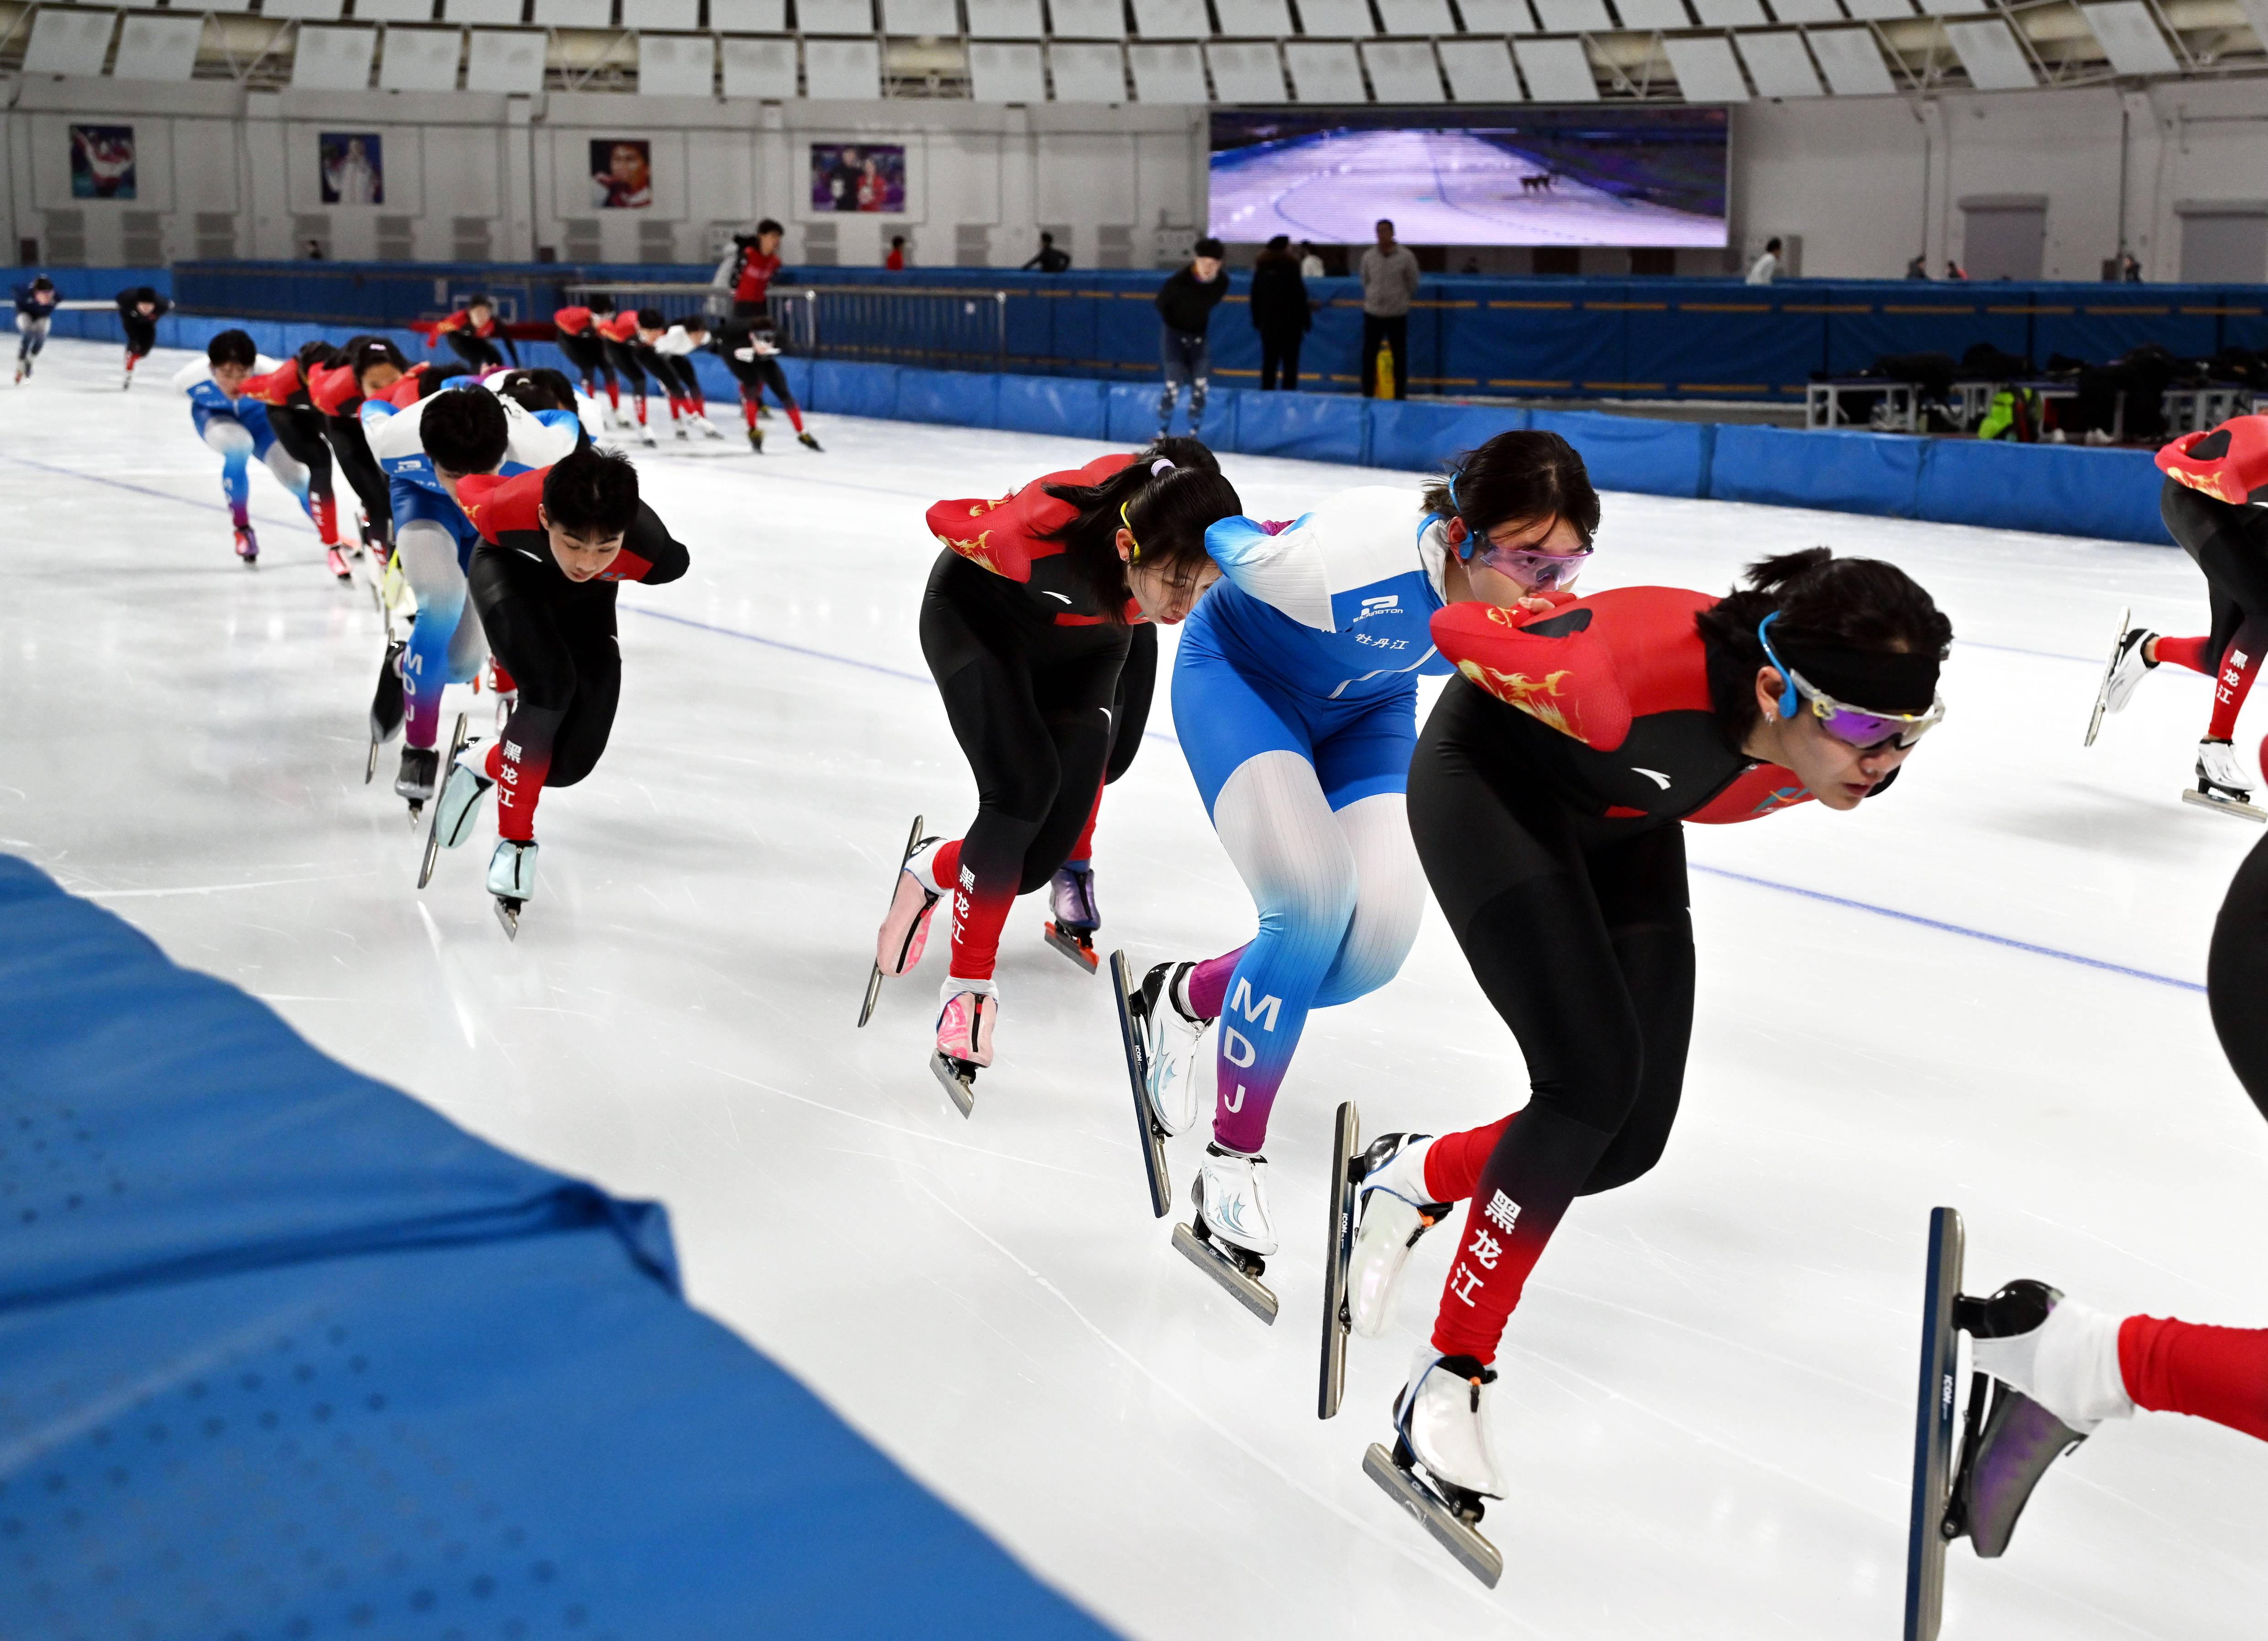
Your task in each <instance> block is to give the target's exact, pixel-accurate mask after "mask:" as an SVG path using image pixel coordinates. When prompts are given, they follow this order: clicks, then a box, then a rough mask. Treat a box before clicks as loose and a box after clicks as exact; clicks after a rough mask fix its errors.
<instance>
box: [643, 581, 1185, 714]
mask: <svg viewBox="0 0 2268 1641" xmlns="http://www.w3.org/2000/svg"><path fill="white" fill-rule="evenodd" d="M622 608H623V609H625V610H635V611H636V612H637V614H639V615H642V616H652V617H653V618H654V619H655V620H656V621H670V622H674V623H675V624H676V625H679V626H681V627H696V628H698V629H699V630H700V631H701V632H714V633H717V634H718V635H719V636H721V637H724V638H735V639H740V641H741V642H743V643H747V644H761V645H762V646H763V647H765V648H766V649H777V650H785V651H786V652H787V653H788V654H791V655H808V656H809V657H810V658H811V659H812V660H814V661H831V662H835V663H836V665H837V666H841V667H856V668H858V669H859V670H860V671H861V672H879V673H880V674H881V675H882V676H884V677H886V678H902V679H903V680H904V681H905V682H907V683H908V684H928V685H929V686H930V687H931V688H932V689H935V688H936V687H937V681H936V680H935V679H933V678H932V677H931V676H929V674H927V673H925V672H908V671H907V670H906V669H904V668H902V667H885V666H883V665H882V664H881V662H875V661H860V660H859V659H858V657H856V656H854V655H837V654H835V653H834V652H833V651H831V650H824V649H813V648H811V647H809V646H807V645H803V644H791V643H789V642H788V641H787V640H786V639H776V638H765V637H764V636H762V634H761V633H756V632H741V631H740V628H738V627H720V626H718V625H715V624H714V623H713V622H708V621H696V620H694V619H693V618H692V617H689V616H673V615H668V614H666V613H665V612H663V611H661V610H648V609H645V608H644V606H643V605H637V604H624V605H623V606H622ZM1142 738H1143V739H1144V740H1145V741H1163V742H1164V743H1166V744H1167V746H1179V745H1180V744H1181V743H1180V742H1179V741H1176V740H1175V738H1174V737H1173V736H1171V735H1167V734H1166V733H1165V731H1163V730H1162V729H1145V730H1144V731H1143V732H1142Z"/></svg>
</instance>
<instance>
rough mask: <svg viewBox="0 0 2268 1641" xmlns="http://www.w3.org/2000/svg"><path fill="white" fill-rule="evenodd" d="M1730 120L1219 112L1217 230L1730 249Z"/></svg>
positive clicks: (1214, 179)
mask: <svg viewBox="0 0 2268 1641" xmlns="http://www.w3.org/2000/svg"><path fill="white" fill-rule="evenodd" d="M1726 129H1727V128H1726V121H1725V111H1724V110H1723V109H1721V108H1631V109H1602V108H1547V109H1534V108H1473V109H1462V110H1458V111H1457V112H1456V113H1454V114H1450V113H1447V112H1446V111H1445V112H1443V113H1442V114H1440V115H1433V116H1431V117H1429V118H1428V119H1427V120H1426V122H1425V123H1424V124H1415V123H1412V122H1411V119H1410V111H1409V110H1407V109H1401V110H1385V109H1380V110H1374V111H1366V110H1361V109H1332V110H1317V111H1315V112H1314V113H1294V112H1288V111H1286V112H1278V111H1269V112H1252V111H1240V110H1217V111H1216V112H1215V113H1214V115H1213V116H1212V164H1211V211H1210V212H1209V216H1210V219H1211V231H1212V232H1213V233H1216V234H1218V235H1219V237H1220V238H1222V239H1224V240H1232V241H1241V242H1242V243H1246V244H1252V243H1257V242H1263V241H1265V240H1270V239H1272V238H1273V237H1274V236H1276V235H1277V234H1279V233H1284V234H1289V235H1290V236H1291V237H1292V239H1293V240H1315V241H1317V242H1319V243H1322V244H1339V245H1357V244H1360V243H1362V242H1364V241H1365V240H1369V239H1370V238H1371V237H1372V233H1373V225H1375V224H1376V222H1377V221H1378V219H1379V218H1381V217H1390V218H1393V220H1394V225H1395V235H1396V237H1397V238H1399V239H1400V240H1402V241H1403V243H1405V244H1410V245H1631V246H1678V245H1691V246H1722V245H1723V244H1724V243H1725V242H1726V240H1725V228H1726V223H1725V216H1726V210H1725V170H1726V167H1725V160H1726V142H1725V138H1726Z"/></svg>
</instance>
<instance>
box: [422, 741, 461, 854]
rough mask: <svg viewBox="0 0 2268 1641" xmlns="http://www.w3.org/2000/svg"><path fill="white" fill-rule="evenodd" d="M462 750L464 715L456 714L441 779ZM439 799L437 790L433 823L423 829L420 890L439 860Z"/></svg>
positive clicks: (453, 765)
mask: <svg viewBox="0 0 2268 1641" xmlns="http://www.w3.org/2000/svg"><path fill="white" fill-rule="evenodd" d="M463 750H465V714H464V713H458V714H457V727H456V728H454V729H453V730H451V731H450V733H449V755H448V756H447V757H446V758H443V759H442V760H441V778H446V775H447V773H448V772H449V771H451V770H453V769H454V768H455V767H456V766H457V754H458V753H460V752H461V751H463ZM439 798H440V794H439V792H438V789H437V790H436V792H435V794H434V799H435V802H434V804H433V822H432V824H431V825H430V826H428V827H427V828H426V829H425V861H424V864H423V865H422V866H420V867H419V868H418V869H417V886H418V887H419V888H420V889H423V888H424V887H425V885H426V884H428V883H431V882H432V881H433V862H434V861H438V860H439V859H440V858H441V805H440V802H439Z"/></svg>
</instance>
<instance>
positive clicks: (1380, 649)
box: [1127, 429, 1599, 1321]
mask: <svg viewBox="0 0 2268 1641" xmlns="http://www.w3.org/2000/svg"><path fill="white" fill-rule="evenodd" d="M1598 523H1599V498H1598V493H1597V492H1595V491H1594V490H1593V489H1592V487H1591V481H1590V477H1589V476H1588V474H1587V472H1586V471H1585V469H1584V466H1583V459H1582V457H1581V456H1580V455H1577V454H1576V453H1575V449H1574V447H1573V446H1572V445H1570V444H1569V443H1568V442H1567V441H1566V440H1564V439H1562V438H1561V437H1559V435H1558V434H1557V433H1553V432H1528V431H1527V430H1525V429H1522V430H1520V431H1517V432H1505V433H1499V434H1498V435H1497V437H1495V438H1494V439H1491V440H1489V441H1488V442H1487V443H1486V444H1484V445H1483V446H1482V447H1480V448H1478V449H1477V450H1473V451H1469V452H1468V453H1466V454H1465V455H1463V456H1462V457H1460V458H1459V459H1458V462H1457V464H1456V469H1455V471H1454V472H1453V473H1451V474H1449V475H1447V477H1442V478H1439V479H1436V480H1435V481H1433V482H1432V484H1429V485H1426V486H1425V487H1424V488H1422V489H1408V488H1403V487H1401V486H1393V485H1365V486H1362V487H1360V488H1358V489H1354V490H1349V491H1344V492H1340V493H1339V494H1337V495H1336V496H1332V497H1330V498H1329V499H1325V500H1323V501H1321V502H1319V503H1318V504H1317V505H1316V506H1315V507H1314V509H1313V510H1312V511H1311V512H1308V513H1307V514H1302V515H1301V516H1300V518H1298V519H1296V520H1293V521H1291V522H1290V523H1263V522H1260V521H1255V520H1252V519H1248V518H1241V517H1237V518H1229V519H1224V520H1222V521H1219V522H1218V523H1216V524H1214V525H1213V526H1212V527H1211V529H1208V530H1207V531H1206V533H1205V548H1206V551H1208V552H1209V553H1210V554H1211V558H1212V559H1213V561H1214V563H1216V564H1217V565H1219V568H1220V571H1221V573H1222V576H1223V584H1222V585H1221V586H1219V587H1217V588H1214V589H1213V591H1212V592H1211V593H1210V594H1209V595H1206V597H1205V599H1204V602H1201V603H1200V604H1198V605H1197V610H1196V613H1195V614H1194V615H1192V616H1191V617H1189V625H1188V627H1187V629H1186V630H1185V631H1184V632H1183V634H1182V643H1181V647H1180V650H1179V652H1178V654H1177V655H1176V658H1175V663H1174V728H1175V734H1176V735H1177V736H1178V737H1179V739H1180V741H1181V743H1182V751H1183V752H1184V754H1185V755H1186V756H1187V757H1188V759H1189V772H1190V773H1191V774H1192V775H1193V776H1194V777H1195V778H1196V780H1197V792H1198V794H1199V795H1200V796H1201V797H1203V799H1204V805H1205V809H1206V812H1207V813H1208V814H1209V815H1210V816H1211V818H1212V823H1213V828H1214V830H1215V832H1218V833H1219V837H1220V841H1221V846H1222V847H1223V848H1224V849H1226V851H1227V853H1228V857H1229V859H1230V861H1232V862H1233V863H1234V865H1235V867H1236V869H1237V873H1238V875H1239V876H1241V877H1242V878H1243V880H1244V882H1245V885H1246V887H1247V888H1248V889H1249V890H1250V891H1251V892H1252V899H1253V907H1254V913H1255V920H1256V933H1255V934H1254V935H1253V936H1252V938H1251V939H1250V940H1249V941H1248V942H1245V943H1244V944H1241V945H1240V946H1238V947H1236V948H1235V949H1234V950H1230V951H1227V952H1226V953H1224V954H1222V955H1220V956H1219V957H1212V958H1210V959H1208V960H1206V961H1204V962H1196V963H1192V962H1178V963H1166V964H1160V965H1158V966H1157V967H1155V968H1153V969H1152V970H1151V971H1150V972H1149V974H1148V976H1147V977H1146V978H1145V980H1144V981H1143V983H1142V985H1141V987H1140V988H1139V989H1138V991H1135V992H1133V993H1132V994H1130V996H1129V997H1128V1000H1127V1009H1128V1013H1129V1016H1130V1044H1129V1048H1130V1053H1131V1055H1132V1058H1133V1061H1134V1063H1133V1065H1132V1067H1131V1069H1132V1071H1133V1072H1134V1073H1135V1075H1137V1076H1138V1077H1139V1078H1140V1080H1141V1081H1142V1083H1143V1084H1144V1087H1145V1090H1146V1092H1147V1095H1148V1101H1149V1111H1148V1116H1149V1120H1150V1121H1151V1123H1152V1125H1153V1128H1154V1130H1156V1131H1157V1132H1156V1134H1155V1135H1154V1137H1153V1140H1152V1148H1151V1150H1150V1151H1149V1153H1148V1155H1149V1156H1150V1157H1152V1158H1153V1159H1159V1160H1158V1162H1157V1166H1156V1167H1155V1170H1154V1172H1153V1177H1152V1207H1153V1208H1154V1209H1158V1211H1159V1212H1160V1213H1161V1214H1162V1213H1163V1212H1164V1209H1163V1207H1162V1206H1161V1204H1162V1203H1163V1202H1164V1201H1166V1200H1167V1196H1168V1193H1167V1191H1166V1190H1165V1189H1164V1183H1163V1179H1162V1174H1163V1167H1162V1160H1161V1154H1160V1153H1159V1152H1158V1150H1157V1149H1156V1142H1157V1141H1158V1140H1160V1139H1162V1138H1163V1137H1164V1136H1167V1135H1175V1134H1179V1133H1181V1132H1182V1131H1183V1130H1184V1129H1187V1128H1188V1127H1190V1126H1191V1125H1192V1124H1193V1123H1194V1122H1195V1121H1196V1120H1197V1108H1198V1104H1199V1090H1198V1068H1199V1050H1200V1047H1201V1046H1202V1044H1203V1043H1204V1041H1205V1040H1206V1039H1207V1033H1208V1032H1209V1031H1211V1029H1212V1028H1213V1026H1214V1023H1215V1022H1216V1021H1217V1022H1218V1023H1219V1047H1218V1053H1217V1054H1216V1056H1215V1057H1214V1062H1213V1063H1214V1068H1215V1077H1214V1086H1215V1094H1214V1100H1213V1107H1212V1135H1211V1143H1210V1144H1208V1145H1207V1146H1206V1148H1205V1157H1204V1164H1203V1165H1202V1167H1201V1169H1200V1171H1199V1172H1198V1174H1197V1182H1196V1186H1195V1191H1194V1196H1195V1208H1196V1214H1195V1217H1194V1219H1193V1221H1192V1222H1191V1223H1190V1224H1189V1225H1188V1226H1187V1227H1184V1228H1182V1230H1181V1231H1177V1232H1176V1235H1175V1245H1176V1246H1179V1247H1181V1248H1182V1252H1183V1253H1186V1254H1187V1255H1189V1258H1191V1259H1192V1260H1196V1261H1197V1264H1198V1265H1199V1267H1200V1268H1203V1269H1204V1270H1205V1271H1206V1272H1207V1274H1208V1275H1212V1276H1213V1277H1215V1279H1216V1280H1219V1281H1220V1282H1223V1283H1224V1285H1226V1287H1228V1289H1229V1290H1230V1291H1231V1292H1232V1293H1233V1294H1235V1295H1236V1296H1237V1297H1238V1298H1239V1299H1240V1300H1241V1301H1242V1302H1243V1303H1244V1304H1245V1305H1248V1306H1249V1307H1250V1308H1252V1309H1253V1311H1254V1312H1256V1314H1258V1315H1260V1316H1261V1317H1263V1319H1267V1320H1270V1321H1272V1320H1273V1319H1274V1315H1275V1308H1276V1302H1275V1297H1274V1295H1273V1294H1271V1293H1270V1292H1269V1290H1267V1289H1266V1288H1264V1287H1263V1286H1261V1285H1260V1282H1259V1278H1260V1276H1261V1275H1262V1273H1263V1268H1264V1261H1265V1260H1267V1258H1268V1257H1269V1256H1270V1254H1272V1253H1275V1252H1276V1231H1275V1224H1274V1221H1273V1219H1272V1217H1271V1216H1270V1212H1269V1205H1268V1190H1267V1178H1266V1174H1267V1158H1266V1157H1265V1156H1264V1155H1263V1147H1264V1146H1265V1144H1266V1142H1267V1137H1268V1119H1269V1113H1270V1112H1271V1111H1272V1110H1273V1108H1274V1106H1275V1104H1276V1098H1277V1095H1278V1091H1279V1090H1281V1088H1282V1086H1283V1083H1284V1079H1285V1076H1286V1075H1287V1074H1288V1073H1289V1071H1290V1068H1291V1063H1292V1054H1293V1053H1294V1051H1295V1050H1296V1049H1297V1048H1298V1046H1299V1042H1300V1034H1301V1032H1302V1031H1304V1030H1305V1029H1306V1026H1307V1016H1308V1014H1309V1013H1310V1011H1311V1010H1313V1009H1318V1008H1329V1007H1331V1006H1333V1005H1335V1004H1338V1003H1344V1002H1351V1001H1353V1000H1354V999H1355V998H1358V997H1363V996H1366V995H1368V994H1370V993H1372V992H1373V991H1376V990H1377V989H1378V988H1379V987H1381V986H1383V985H1385V984H1386V983H1387V982H1388V980H1390V979H1393V978H1394V977H1395V974H1396V973H1398V972H1400V971H1401V968H1402V963H1403V958H1404V957H1408V956H1409V953H1410V945H1411V943H1412V942H1414V941H1415V940H1416V939H1417V935H1418V920H1419V918H1420V917H1421V915H1422V914H1423V912H1424V908H1425V883H1424V879H1423V877H1422V876H1421V874H1420V872H1419V869H1418V855H1417V852H1416V850H1415V849H1414V848H1413V847H1412V846H1411V843H1410V816H1409V808H1408V804H1407V803H1406V802H1405V800H1404V796H1403V795H1404V793H1405V791H1406V789H1407V786H1408V778H1409V772H1410V752H1411V750H1412V748H1413V747H1414V746H1415V745H1416V744H1417V740H1418V678H1419V677H1420V676H1425V675H1429V674H1430V675H1435V676H1438V675H1440V674H1444V673H1447V672H1448V671H1449V670H1450V663H1449V662H1448V660H1447V659H1446V658H1445V657H1444V656H1443V654H1441V653H1440V650H1438V649H1437V648H1436V647H1435V646H1434V643H1433V640H1432V638H1431V636H1430V634H1429V632H1428V626H1427V624H1428V623H1429V622H1430V621H1431V620H1432V617H1434V615H1435V613H1436V612H1437V611H1439V610H1443V609H1446V608H1450V607H1462V606H1465V605H1476V606H1483V607H1486V608H1489V609H1493V610H1527V611H1530V612H1540V611H1545V610H1550V609H1551V608H1552V607H1553V605H1554V604H1555V603H1557V602H1565V600H1567V599H1568V598H1570V597H1572V594H1571V593H1569V592H1568V590H1567V589H1568V588H1569V586H1570V585H1571V584H1572V582H1573V581H1574V580H1575V578H1576V577H1577V576H1578V575H1579V574H1580V573H1581V570H1582V568H1583V566H1584V565H1585V564H1586V563H1587V561H1588V558H1589V555H1590V551H1591V537H1592V535H1593V533H1594V531H1595V530H1596V529H1597V528H1598Z"/></svg>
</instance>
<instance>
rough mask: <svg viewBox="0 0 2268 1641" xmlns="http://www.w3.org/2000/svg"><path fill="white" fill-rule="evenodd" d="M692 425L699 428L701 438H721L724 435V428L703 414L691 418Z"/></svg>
mask: <svg viewBox="0 0 2268 1641" xmlns="http://www.w3.org/2000/svg"><path fill="white" fill-rule="evenodd" d="M693 425H694V426H695V427H696V428H698V429H700V432H701V436H702V437H703V439H722V438H723V437H724V436H725V430H724V429H723V428H721V427H719V426H718V425H717V424H716V423H714V422H712V421H711V420H710V419H709V418H707V417H705V416H696V417H695V418H693Z"/></svg>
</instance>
